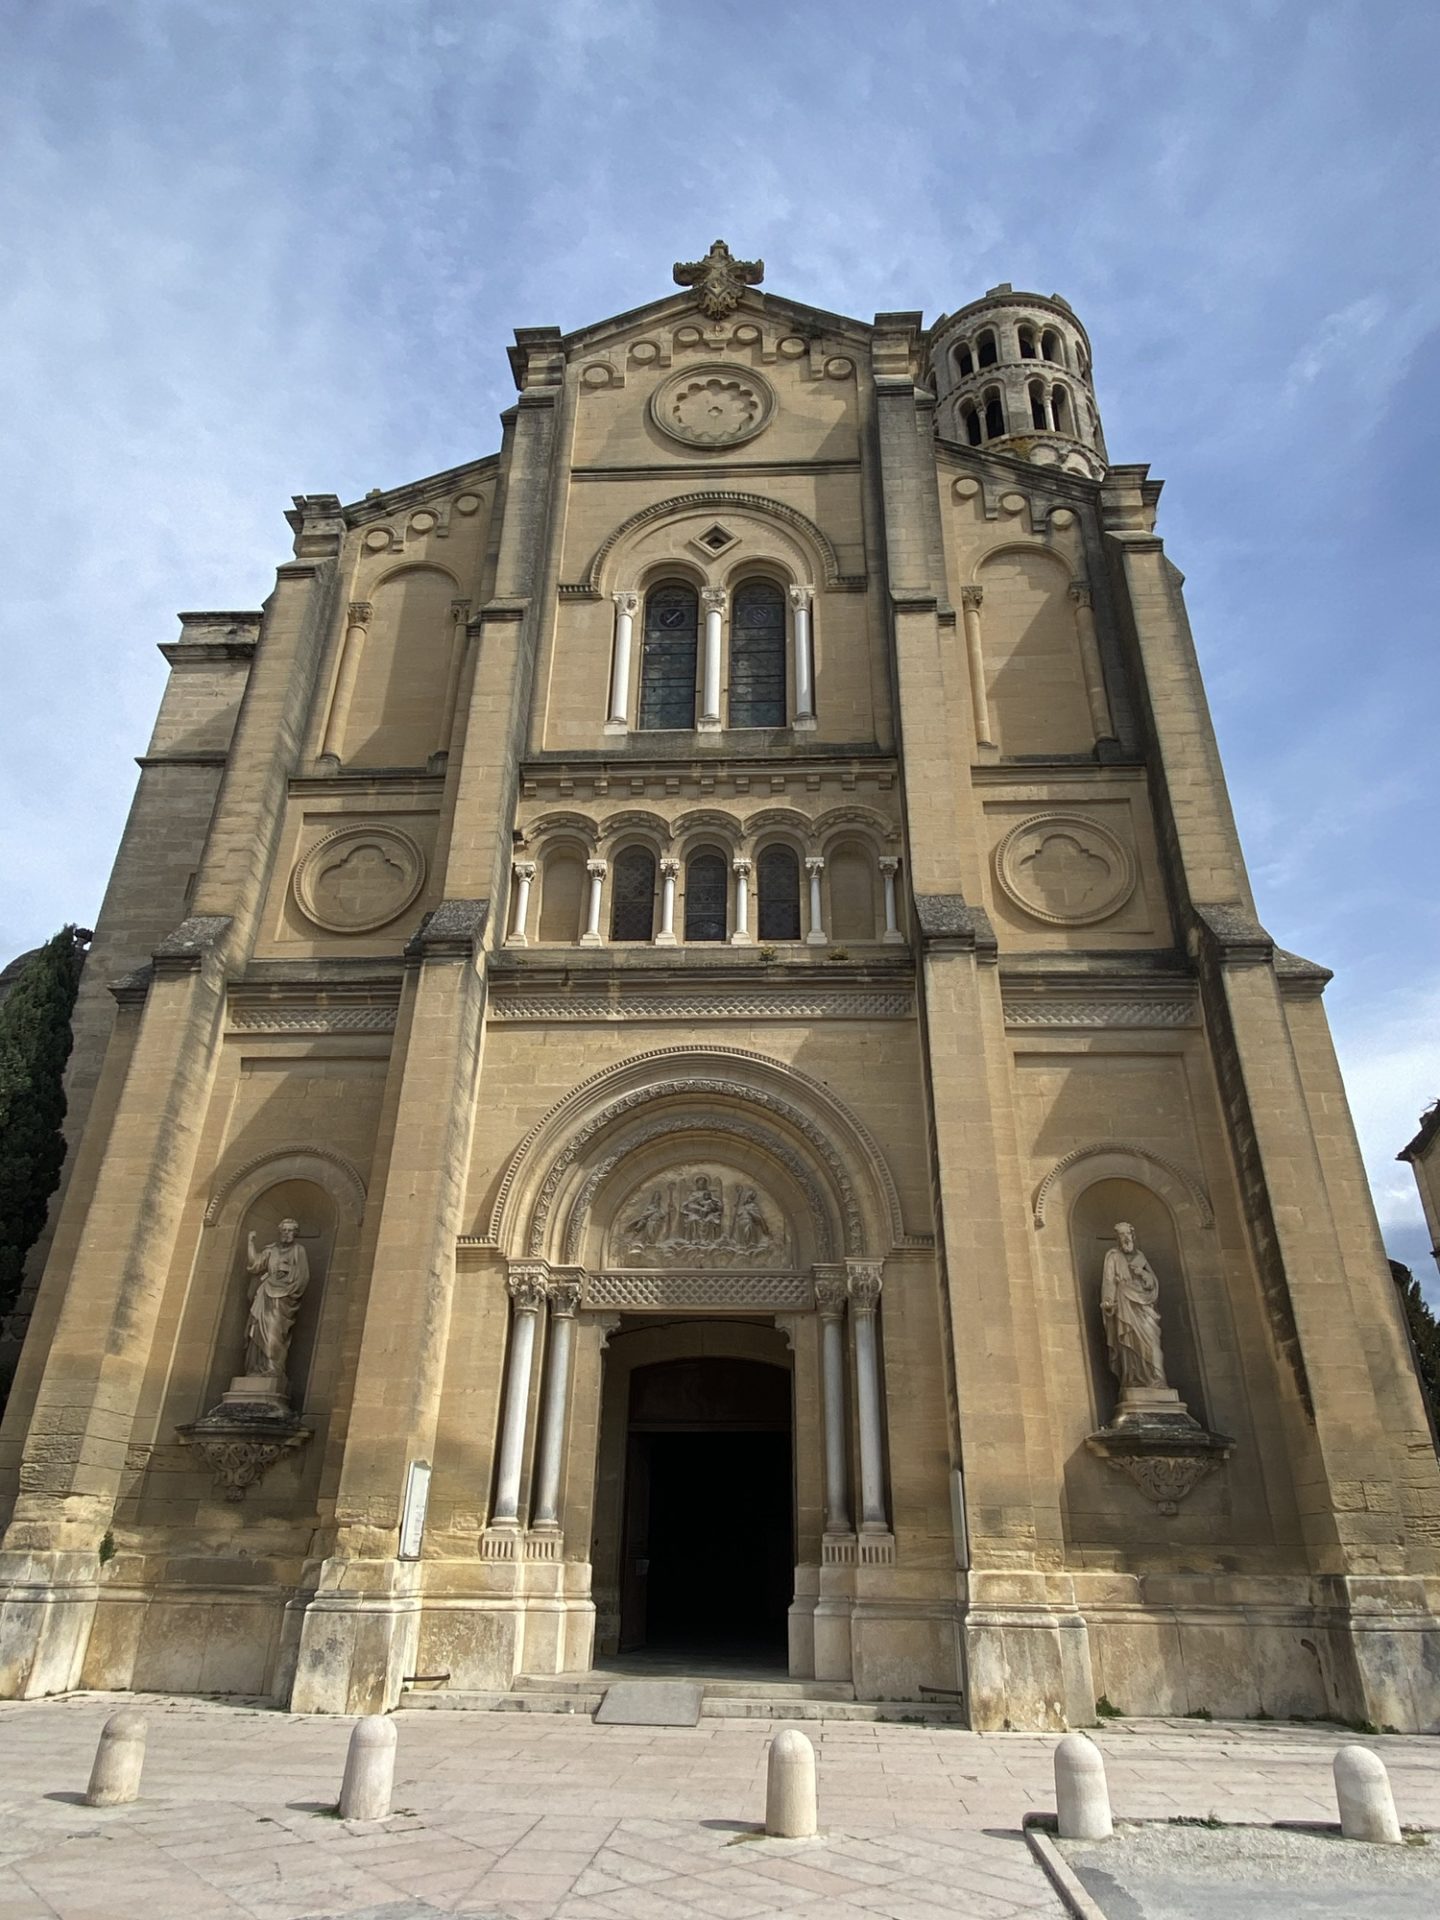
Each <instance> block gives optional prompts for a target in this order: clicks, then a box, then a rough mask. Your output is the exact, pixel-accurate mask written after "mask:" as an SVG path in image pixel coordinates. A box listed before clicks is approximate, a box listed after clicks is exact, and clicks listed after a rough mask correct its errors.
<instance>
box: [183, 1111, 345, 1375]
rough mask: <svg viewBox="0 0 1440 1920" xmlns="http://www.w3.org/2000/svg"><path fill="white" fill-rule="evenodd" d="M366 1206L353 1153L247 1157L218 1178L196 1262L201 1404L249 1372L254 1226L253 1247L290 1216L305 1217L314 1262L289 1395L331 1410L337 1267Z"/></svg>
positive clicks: (303, 1235) (303, 1239)
mask: <svg viewBox="0 0 1440 1920" xmlns="http://www.w3.org/2000/svg"><path fill="white" fill-rule="evenodd" d="M364 1205H365V1187H364V1183H363V1181H362V1180H361V1178H360V1175H359V1173H358V1172H357V1171H356V1169H355V1168H354V1167H352V1166H351V1165H350V1164H349V1162H348V1161H346V1160H343V1159H342V1158H341V1157H340V1156H339V1155H333V1156H332V1155H327V1154H321V1153H317V1152H312V1151H310V1150H309V1149H306V1148H303V1147H290V1148H286V1149H284V1150H282V1151H280V1152H278V1153H275V1154H272V1155H269V1156H266V1157H263V1158H261V1159H259V1160H255V1161H251V1162H249V1163H248V1164H247V1165H246V1166H245V1167H244V1168H242V1169H240V1170H239V1172H238V1174H233V1175H231V1176H230V1178H229V1179H228V1180H227V1181H225V1182H222V1184H221V1186H220V1187H219V1189H218V1190H217V1192H216V1194H215V1196H214V1199H213V1200H212V1202H211V1204H210V1206H209V1207H207V1209H206V1227H205V1232H204V1234H203V1237H202V1240H201V1245H200V1252H199V1259H198V1262H197V1281H198V1283H199V1284H198V1286H197V1287H196V1289H195V1295H196V1301H197V1310H198V1311H201V1312H204V1313H207V1314H208V1319H209V1338H208V1340H207V1342H206V1349H207V1352H208V1356H209V1357H208V1368H207V1371H206V1374H205V1376H204V1384H203V1388H202V1391H201V1393H200V1395H199V1400H200V1401H201V1402H202V1403H203V1404H201V1405H200V1407H199V1411H200V1412H202V1413H203V1412H206V1411H208V1409H209V1408H210V1407H212V1406H214V1405H215V1404H216V1402H217V1401H218V1400H219V1398H220V1395H221V1394H222V1393H223V1392H224V1391H225V1389H226V1388H227V1387H228V1386H229V1384H230V1381H231V1379H232V1378H233V1377H234V1376H235V1375H237V1374H240V1373H243V1372H244V1366H245V1324H246V1320H247V1318H248V1315H249V1301H250V1279H249V1276H248V1274H247V1272H246V1255H247V1246H248V1241H249V1235H250V1234H251V1233H252V1232H253V1233H254V1235H255V1243H256V1246H257V1247H262V1248H263V1247H265V1246H267V1245H268V1244H269V1243H270V1242H271V1241H272V1240H274V1239H275V1238H276V1234H277V1230H278V1228H279V1225H280V1222H281V1221H282V1220H284V1219H287V1218H289V1219H293V1220H295V1221H297V1222H298V1223H299V1227H300V1234H299V1240H300V1244H301V1246H303V1247H304V1249H305V1254H306V1259H307V1262H308V1264H309V1268H310V1280H309V1284H308V1286H307V1288H306V1290H305V1296H304V1299H303V1300H302V1301H301V1303H300V1311H299V1313H298V1314H297V1315H296V1318H295V1326H294V1331H293V1333H292V1335H291V1341H290V1354H289V1361H288V1366H287V1373H288V1376H289V1382H290V1401H291V1405H292V1406H293V1408H294V1410H295V1411H296V1412H297V1413H315V1412H329V1411H330V1410H331V1408H332V1407H333V1405H334V1399H335V1385H336V1378H335V1371H336V1366H337V1362H338V1356H339V1352H340V1345H341V1343H340V1340H339V1338H338V1332H339V1328H338V1319H339V1316H340V1314H341V1312H342V1310H343V1302H342V1301H341V1299H340V1298H339V1297H338V1289H337V1287H336V1285H335V1284H334V1281H333V1280H332V1276H334V1275H337V1274H339V1273H340V1272H344V1271H353V1269H354V1263H355V1255H356V1248H357V1243H358V1240H359V1233H360V1222H361V1217H362V1214H363V1211H364Z"/></svg>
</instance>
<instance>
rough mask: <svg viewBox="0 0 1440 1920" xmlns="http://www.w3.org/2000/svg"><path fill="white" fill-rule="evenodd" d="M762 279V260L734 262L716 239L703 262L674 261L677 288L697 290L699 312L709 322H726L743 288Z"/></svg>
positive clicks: (755, 284)
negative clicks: (709, 320)
mask: <svg viewBox="0 0 1440 1920" xmlns="http://www.w3.org/2000/svg"><path fill="white" fill-rule="evenodd" d="M764 278H765V262H764V261H763V260H737V259H736V258H735V256H734V254H732V253H731V251H730V249H729V247H727V246H726V244H725V242H724V241H723V240H717V241H716V242H715V243H714V245H713V246H712V247H711V249H710V251H709V253H707V254H706V256H705V258H704V259H703V260H677V261H676V262H675V284H676V286H677V287H697V288H698V289H699V292H698V295H697V298H698V300H699V303H700V311H701V312H702V313H703V314H705V315H706V316H707V317H708V318H709V319H711V320H727V319H729V317H730V315H731V314H732V313H733V312H734V311H735V309H736V307H738V306H739V304H740V295H741V293H742V292H743V291H744V290H745V288H746V287H756V286H759V284H760V282H761V281H762V280H763V279H764Z"/></svg>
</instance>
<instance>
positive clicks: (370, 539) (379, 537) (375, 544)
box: [365, 527, 390, 553]
mask: <svg viewBox="0 0 1440 1920" xmlns="http://www.w3.org/2000/svg"><path fill="white" fill-rule="evenodd" d="M365 544H366V546H367V547H368V548H369V549H370V551H371V552H372V553H378V552H379V551H380V549H381V548H382V547H388V546H389V544H390V529H389V528H388V527H372V528H371V529H370V531H369V532H368V533H367V534H366V536H365Z"/></svg>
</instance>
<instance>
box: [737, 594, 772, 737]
mask: <svg viewBox="0 0 1440 1920" xmlns="http://www.w3.org/2000/svg"><path fill="white" fill-rule="evenodd" d="M730 724H731V726H732V727H783V726H784V724H785V596H784V595H783V594H782V593H781V591H780V589H779V588H778V587H777V586H773V585H772V584H771V583H770V581H768V580H747V581H746V582H745V584H744V585H743V586H742V587H738V588H737V589H736V592H735V599H734V603H733V606H732V609H731V614H730Z"/></svg>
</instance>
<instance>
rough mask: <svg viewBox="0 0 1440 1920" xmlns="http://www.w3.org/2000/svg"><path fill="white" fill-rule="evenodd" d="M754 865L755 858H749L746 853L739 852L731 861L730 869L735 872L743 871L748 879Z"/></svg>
mask: <svg viewBox="0 0 1440 1920" xmlns="http://www.w3.org/2000/svg"><path fill="white" fill-rule="evenodd" d="M754 865H755V862H754V861H753V860H749V859H747V858H746V857H745V855H744V854H741V853H737V854H736V856H735V858H734V859H733V860H732V861H731V862H730V869H731V871H732V872H733V873H743V874H744V875H745V877H746V878H747V879H748V878H749V877H750V873H751V870H752V868H753V867H754Z"/></svg>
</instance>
